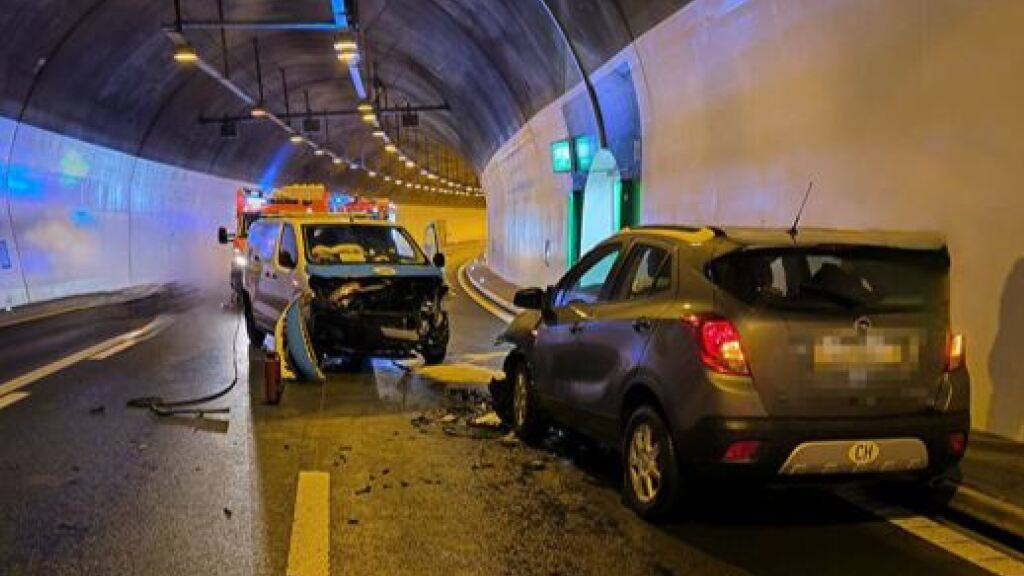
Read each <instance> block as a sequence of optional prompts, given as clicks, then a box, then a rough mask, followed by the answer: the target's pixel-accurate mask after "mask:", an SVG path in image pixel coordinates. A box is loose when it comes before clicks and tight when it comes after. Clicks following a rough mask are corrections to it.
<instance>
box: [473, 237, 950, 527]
mask: <svg viewBox="0 0 1024 576" xmlns="http://www.w3.org/2000/svg"><path fill="white" fill-rule="evenodd" d="M949 264H950V262H949V253H948V251H947V249H946V246H945V243H944V241H943V239H942V238H941V237H939V236H937V235H930V234H910V233H895V232H849V231H836V230H820V229H805V230H801V231H800V232H799V233H797V234H792V233H790V232H788V231H785V230H770V229H741V228H727V229H717V228H714V229H713V228H684V227H642V228H635V229H631V230H626V231H623V232H621V233H619V234H617V235H615V236H613V237H611V238H609V239H608V240H606V241H605V242H603V243H601V244H600V245H598V246H597V247H596V248H594V249H593V250H591V251H590V252H589V253H588V254H586V255H585V256H584V257H583V258H582V260H581V261H580V262H579V263H578V264H577V265H576V266H574V267H573V268H572V269H571V270H569V272H568V273H567V274H566V275H565V276H564V277H563V278H562V279H561V281H560V282H559V283H558V284H557V285H555V286H551V287H548V288H547V289H540V288H531V289H526V290H522V291H520V292H518V293H517V294H516V298H515V300H516V304H517V305H518V306H520V307H522V308H526V309H527V311H526V312H524V313H522V314H520V315H519V317H517V318H516V319H515V321H514V322H513V323H512V325H511V326H510V327H509V329H508V330H507V332H506V333H505V334H504V336H503V338H504V339H505V340H507V341H509V342H512V343H513V344H514V345H515V347H514V349H513V350H512V352H511V353H510V354H509V356H508V359H507V360H506V365H505V369H506V374H507V378H506V379H505V380H503V381H498V382H495V383H494V385H493V386H492V393H493V395H494V397H495V400H496V404H497V405H498V407H499V409H500V411H501V413H502V414H503V416H504V417H505V418H506V419H507V420H508V421H509V422H511V423H512V425H513V426H514V428H515V430H516V431H517V433H518V434H519V435H520V436H522V437H524V438H525V439H527V440H532V439H536V438H537V437H538V435H540V434H542V433H543V432H544V431H545V430H546V429H547V425H548V424H549V423H550V422H552V421H555V422H557V423H559V424H561V425H563V426H565V427H569V428H572V429H575V430H577V431H580V432H583V433H585V434H587V435H590V436H593V437H595V438H597V439H600V440H603V441H608V442H612V443H615V444H616V445H618V446H620V447H621V456H622V461H623V470H624V472H623V475H624V482H623V485H624V491H625V493H624V499H625V501H626V502H627V503H628V504H629V505H630V506H631V507H632V508H633V509H634V510H636V511H637V512H638V513H639V514H640V515H642V516H644V517H655V516H658V515H660V514H663V513H665V512H666V511H668V510H669V509H671V508H672V507H673V505H674V503H675V502H676V501H677V499H678V498H679V497H680V496H681V495H682V494H681V492H682V490H683V488H682V487H683V486H686V485H688V484H687V483H685V482H683V481H682V479H683V478H691V477H694V476H697V477H701V476H702V477H707V476H712V477H714V476H722V475H724V476H728V477H742V478H750V479H758V480H761V481H778V480H784V479H792V478H796V477H805V478H806V477H815V478H819V479H833V478H834V479H849V478H851V477H857V478H864V477H867V476H866V475H888V474H897V473H899V474H903V475H909V476H911V477H912V478H914V479H916V480H920V481H925V480H931V479H932V478H934V477H935V476H937V475H940V474H943V473H944V472H945V471H947V470H948V469H949V468H950V467H952V466H954V465H955V464H956V463H957V462H958V461H959V459H960V458H961V457H962V456H963V453H964V450H965V448H966V442H967V433H968V431H969V428H970V415H969V404H970V381H969V377H968V374H967V370H966V368H965V365H964V351H963V339H962V337H961V336H960V335H958V334H956V333H954V332H953V331H952V330H951V329H950V321H949V280H948V277H949Z"/></svg>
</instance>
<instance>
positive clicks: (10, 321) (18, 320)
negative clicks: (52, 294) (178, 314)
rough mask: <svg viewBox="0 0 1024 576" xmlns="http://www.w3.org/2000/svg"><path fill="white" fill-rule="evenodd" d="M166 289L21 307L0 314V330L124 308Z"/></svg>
mask: <svg viewBox="0 0 1024 576" xmlns="http://www.w3.org/2000/svg"><path fill="white" fill-rule="evenodd" d="M167 286H168V285H167V284H142V285H139V286H132V287H130V288H125V289H122V290H112V291H110V292H95V293H92V294H81V295H77V296H68V297H66V298H57V299H54V300H46V301H43V302H38V303H30V304H23V305H21V306H17V307H15V308H12V309H10V310H6V311H5V310H0V328H7V327H10V326H16V325H18V324H25V323H27V322H36V321H38V320H45V319H46V318H51V317H53V316H59V315H61V314H68V313H70V312H78V311H81V310H88V309H90V308H98V307H100V306H111V305H117V304H127V303H128V302H133V301H135V300H141V299H143V298H148V297H150V296H153V295H156V294H158V293H159V292H160V291H161V290H162V289H164V288H166V287H167Z"/></svg>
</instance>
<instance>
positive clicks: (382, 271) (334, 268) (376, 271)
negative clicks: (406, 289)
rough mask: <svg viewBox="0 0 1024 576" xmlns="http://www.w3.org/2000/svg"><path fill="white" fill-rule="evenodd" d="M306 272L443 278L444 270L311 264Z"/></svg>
mask: <svg viewBox="0 0 1024 576" xmlns="http://www.w3.org/2000/svg"><path fill="white" fill-rule="evenodd" d="M306 272H307V273H308V274H309V275H310V276H319V277H321V278H372V277H374V276H377V277H380V278H442V276H443V272H442V271H441V269H440V268H438V267H437V266H433V265H430V264H421V265H410V264H309V265H308V266H306Z"/></svg>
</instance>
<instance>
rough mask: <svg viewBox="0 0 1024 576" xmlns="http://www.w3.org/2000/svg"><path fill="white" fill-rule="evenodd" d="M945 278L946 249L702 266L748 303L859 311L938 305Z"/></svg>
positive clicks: (750, 253) (789, 256) (831, 252)
mask: <svg viewBox="0 0 1024 576" xmlns="http://www.w3.org/2000/svg"><path fill="white" fill-rule="evenodd" d="M948 273H949V255H948V253H947V252H946V250H945V249H943V250H904V249H894V248H878V247H860V246H837V247H824V246H813V247H792V248H769V249H753V250H741V251H738V252H733V253H730V254H727V255H725V256H722V257H720V258H718V259H716V260H713V261H712V262H711V263H710V264H708V266H707V274H708V277H709V278H710V279H711V281H712V282H714V283H715V284H716V285H718V286H719V287H720V288H722V289H723V290H725V291H726V292H728V293H730V294H731V295H733V296H735V297H736V298H738V299H740V300H742V301H743V302H746V303H747V304H751V305H757V306H765V307H771V308H786V309H797V310H837V311H838V310H843V311H846V310H857V311H862V312H868V311H872V312H879V311H911V310H921V309H924V308H930V307H933V306H937V305H940V304H942V303H944V302H945V300H946V296H947V293H948V283H947V277H948Z"/></svg>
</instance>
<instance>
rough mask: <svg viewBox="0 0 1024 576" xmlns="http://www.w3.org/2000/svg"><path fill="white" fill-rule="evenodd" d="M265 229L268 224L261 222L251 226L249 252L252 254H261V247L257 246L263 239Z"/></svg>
mask: <svg viewBox="0 0 1024 576" xmlns="http://www.w3.org/2000/svg"><path fill="white" fill-rule="evenodd" d="M265 230H266V226H263V225H260V224H256V225H254V226H253V227H252V228H249V238H248V247H249V248H248V252H249V255H250V256H252V255H255V254H259V249H258V248H257V247H258V246H259V245H260V242H261V241H262V240H263V233H264V231H265Z"/></svg>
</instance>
